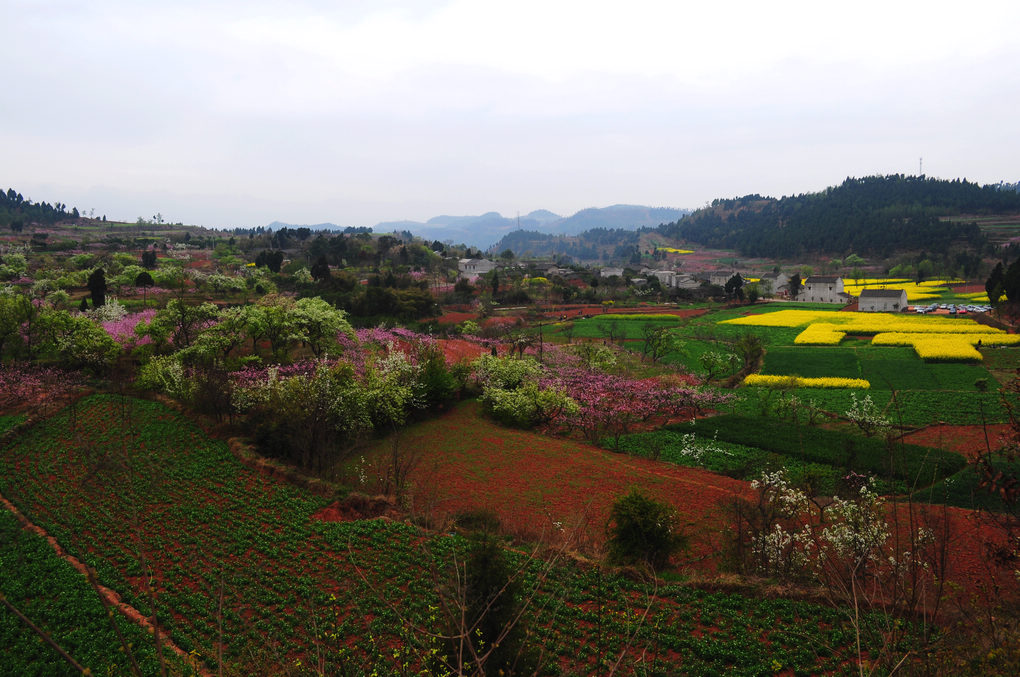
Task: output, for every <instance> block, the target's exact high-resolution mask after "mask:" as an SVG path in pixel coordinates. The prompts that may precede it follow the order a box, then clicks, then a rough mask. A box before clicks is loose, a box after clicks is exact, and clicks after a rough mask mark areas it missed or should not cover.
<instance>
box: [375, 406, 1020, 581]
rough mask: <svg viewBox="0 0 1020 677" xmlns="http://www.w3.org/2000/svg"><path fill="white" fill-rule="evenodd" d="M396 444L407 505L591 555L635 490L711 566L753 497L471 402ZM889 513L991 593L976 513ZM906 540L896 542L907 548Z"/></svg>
mask: <svg viewBox="0 0 1020 677" xmlns="http://www.w3.org/2000/svg"><path fill="white" fill-rule="evenodd" d="M975 429H976V430H975ZM990 434H991V433H990ZM983 439H984V435H983V431H981V429H980V427H979V426H945V427H942V428H934V429H926V430H922V431H918V432H916V433H912V434H911V435H910V436H908V437H907V439H906V441H908V442H912V443H923V442H925V441H928V442H929V443H931V442H937V441H942V442H945V443H946V448H951V449H955V450H958V451H961V452H964V453H967V451H968V449H969V450H971V451H973V450H976V449H977V448H978V443H979V442H980V443H981V444H982V445H983ZM384 444H385V443H384ZM401 444H402V445H406V447H407V448H408V449H414V450H416V452H417V453H418V454H419V455H420V456H419V460H418V463H417V466H416V468H415V470H414V472H413V477H412V481H413V484H414V485H415V486H416V487H417V489H416V491H415V495H414V497H413V499H412V503H413V509H414V511H417V512H418V513H419V515H421V516H424V517H427V518H430V519H432V520H434V521H436V522H437V523H442V522H443V521H444V520H445V519H449V518H451V517H453V516H455V515H457V514H458V513H462V512H466V511H477V510H489V511H491V512H493V513H495V515H496V516H497V517H498V518H499V519H500V521H501V523H502V525H503V527H504V528H505V529H507V530H508V531H509V532H510V533H512V534H514V535H516V536H518V537H521V538H525V539H528V540H534V539H549V540H550V541H552V542H555V541H557V540H566V541H568V542H569V543H570V544H571V545H572V546H573V547H575V548H576V549H577V550H578V551H581V552H589V553H592V552H594V553H597V552H599V551H601V549H602V548H604V546H605V539H606V534H605V528H604V525H605V524H606V521H607V519H608V517H609V512H610V509H611V507H612V504H613V502H614V501H615V500H616V499H617V498H618V497H620V496H622V495H624V494H626V493H627V492H629V491H630V489H631V488H633V487H641V488H642V489H643V490H645V491H646V492H647V493H648V494H649V495H651V496H653V497H654V498H656V499H658V500H661V501H664V502H667V503H669V504H670V505H672V506H673V507H674V508H675V509H676V511H677V514H678V516H679V518H680V522H681V524H682V525H683V528H684V532H685V533H687V534H688V535H689V536H690V539H691V550H690V552H689V553H688V554H687V555H686V557H685V560H686V562H687V566H689V567H693V569H694V570H698V571H702V572H705V573H712V572H715V571H717V566H718V563H719V562H718V560H719V555H720V553H721V551H722V548H723V545H724V540H725V539H724V536H723V535H724V534H725V532H726V529H728V521H727V518H726V517H725V515H724V512H723V506H724V505H725V504H726V503H727V502H728V501H729V500H731V499H733V498H735V497H748V498H749V497H751V496H752V490H751V488H750V486H749V483H748V482H745V481H741V480H736V479H732V478H729V477H725V476H723V475H718V474H715V473H711V472H708V471H706V470H701V469H696V468H684V467H680V466H675V465H672V464H667V463H663V462H658V461H651V460H647V459H641V458H636V457H633V456H625V455H622V454H617V453H614V452H611V451H608V450H605V449H602V448H599V447H595V446H592V445H590V444H586V443H583V442H578V441H573V440H565V439H560V438H555V437H549V436H544V435H541V434H538V433H534V432H529V431H523V430H516V429H509V428H504V427H502V426H499V425H497V424H495V423H493V422H491V421H488V420H486V419H484V418H482V417H481V415H480V412H479V406H478V404H477V403H475V402H466V403H462V404H460V405H458V406H456V407H455V408H454V409H453V410H452V411H450V412H448V413H446V414H444V415H443V416H442V417H440V418H437V419H434V420H431V421H427V422H424V423H422V424H420V425H417V426H414V427H413V428H410V429H408V430H407V431H406V432H405V434H404V436H403V437H402V439H401ZM380 449H381V450H382V447H381V448H380ZM383 453H385V452H383ZM889 515H890V518H889V519H890V522H892V523H893V524H894V525H895V524H897V522H898V524H899V527H895V526H894V532H896V533H898V534H900V536H901V538H903V539H907V537H908V535H909V534H910V533H914V532H916V529H917V528H918V527H919V526H922V525H927V526H931V527H933V528H935V529H936V531H939V532H940V533H942V532H941V530H940V528H941V526H942V525H943V524H944V525H945V526H946V528H947V529H946V531H945V537H946V541H947V543H948V550H947V552H948V562H947V564H946V571H945V575H946V579H947V580H949V581H951V582H952V583H953V584H954V586H959V587H958V588H954V589H958V590H961V591H962V592H963V593H964V594H966V595H969V596H981V595H986V594H987V595H991V594H992V593H991V592H990V591H992V590H994V582H995V580H996V576H1001V575H1002V574H1003V572H1001V571H999V572H996V571H992V570H990V568H989V567H988V566H987V558H986V557H985V553H986V548H985V543H986V542H988V541H990V540H993V539H994V537H995V534H996V531H995V529H994V528H993V527H992V525H990V524H988V523H986V522H985V521H984V520H983V518H982V516H981V515H980V514H979V513H977V512H975V511H972V510H965V509H961V508H944V507H943V506H927V505H925V506H919V505H917V504H915V505H914V506H913V515H912V516H911V506H909V505H907V504H904V503H890V508H889ZM907 542H908V541H907V540H904V541H903V544H904V549H909V548H908V547H906V546H907ZM681 564H683V563H681ZM1007 573H1008V572H1007ZM1014 587H1015V586H1014Z"/></svg>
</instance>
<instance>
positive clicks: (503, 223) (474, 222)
mask: <svg viewBox="0 0 1020 677" xmlns="http://www.w3.org/2000/svg"><path fill="white" fill-rule="evenodd" d="M689 213H690V210H688V209H672V208H668V207H642V206H638V205H612V206H610V207H591V208H589V209H582V210H581V211H579V212H577V213H576V214H574V215H573V216H567V217H563V216H560V215H558V214H554V213H553V212H551V211H549V210H547V209H538V210H535V211H533V212H530V213H528V214H526V215H523V216H521V217H520V218H519V219H518V218H517V217H513V218H509V217H505V216H503V215H501V214H499V213H498V212H486V213H485V214H482V215H481V216H435V217H433V218H431V219H429V220H428V221H426V222H424V223H422V222H420V221H387V222H383V223H379V224H376V225H375V226H373V228H372V230H373V231H374V232H376V233H389V232H402V231H405V230H406V231H409V232H411V233H412V234H414V235H418V236H419V237H422V238H424V239H428V240H439V241H441V242H447V241H452V242H453V243H454V244H466V245H470V246H472V247H477V248H478V249H487V248H489V247H491V246H492V245H493V244H495V243H496V242H498V241H499V240H500V239H501V238H502V237H503V236H505V235H506V234H508V233H510V232H513V231H515V230H529V231H536V232H539V233H548V234H550V235H577V234H579V233H582V232H584V231H586V230H591V229H593V228H626V229H628V230H637V229H638V228H643V227H655V226H658V225H660V224H664V223H669V222H671V221H676V220H677V219H680V218H681V217H683V216H684V215H686V214H689ZM268 227H269V228H272V229H274V230H279V229H280V228H284V227H287V228H298V227H300V226H295V225H292V224H289V223H282V222H280V221H273V222H272V223H270V224H269V226H268ZM305 227H306V228H312V229H313V230H342V227H341V226H337V225H335V224H332V223H318V224H315V225H306V226H305Z"/></svg>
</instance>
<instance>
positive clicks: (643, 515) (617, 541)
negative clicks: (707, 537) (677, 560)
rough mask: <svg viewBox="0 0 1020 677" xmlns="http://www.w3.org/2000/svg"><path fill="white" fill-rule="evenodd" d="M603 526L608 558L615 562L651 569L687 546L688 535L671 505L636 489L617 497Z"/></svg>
mask: <svg viewBox="0 0 1020 677" xmlns="http://www.w3.org/2000/svg"><path fill="white" fill-rule="evenodd" d="M606 529H607V531H608V535H609V559H610V561H611V562H614V563H616V564H644V565H647V566H649V567H651V568H652V569H653V570H654V569H658V568H660V567H662V566H664V565H666V564H667V563H668V562H669V558H670V556H671V555H672V554H673V553H675V552H678V551H680V550H682V549H684V548H686V547H687V538H686V537H685V536H684V535H683V534H681V533H680V532H679V529H678V527H677V525H676V514H675V512H674V511H673V509H672V508H671V507H670V506H668V505H666V504H665V503H660V502H658V501H656V500H654V499H652V498H649V497H648V496H646V495H644V494H643V493H642V492H641V491H640V490H639V489H632V490H631V492H630V493H629V494H627V495H626V496H623V497H622V498H620V499H617V501H616V503H614V504H613V509H612V511H611V512H610V514H609V524H608V526H607V528H606Z"/></svg>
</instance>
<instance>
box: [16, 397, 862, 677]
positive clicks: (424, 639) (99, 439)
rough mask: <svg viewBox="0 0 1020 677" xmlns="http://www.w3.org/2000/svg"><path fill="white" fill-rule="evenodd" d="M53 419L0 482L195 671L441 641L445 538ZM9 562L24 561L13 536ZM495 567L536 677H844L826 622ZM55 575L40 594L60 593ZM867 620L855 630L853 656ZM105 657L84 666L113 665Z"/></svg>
mask: <svg viewBox="0 0 1020 677" xmlns="http://www.w3.org/2000/svg"><path fill="white" fill-rule="evenodd" d="M70 413H71V412H68V411H65V412H63V413H61V414H59V415H57V416H54V417H52V418H51V419H49V420H47V421H45V422H44V423H42V424H39V425H37V426H35V427H33V428H32V429H31V430H29V431H28V432H27V433H26V434H25V435H23V436H22V437H21V438H20V439H19V440H17V441H15V442H13V443H11V444H9V445H8V446H7V447H5V448H4V449H3V450H2V452H0V489H2V491H3V493H4V495H5V496H7V497H8V498H9V499H10V500H12V501H13V502H14V503H15V504H17V505H18V506H19V507H20V508H21V510H23V511H24V512H25V514H26V515H28V516H29V517H30V519H32V520H33V521H34V522H36V523H37V524H38V525H40V526H42V527H44V528H45V529H47V530H48V531H49V532H50V533H51V534H52V535H54V536H55V537H56V538H57V540H58V541H59V542H60V543H61V544H62V545H64V547H65V548H67V549H68V550H69V551H71V552H72V553H73V554H75V555H76V556H78V557H80V558H81V559H83V560H84V561H86V562H87V563H88V564H90V565H91V566H93V567H94V568H95V569H96V570H97V572H98V575H99V578H100V580H101V582H102V583H103V584H105V585H108V586H110V587H113V588H114V589H116V590H118V591H119V592H121V593H122V594H123V595H124V597H125V599H126V600H127V601H128V602H130V603H131V604H133V605H134V606H136V607H137V608H138V609H139V610H140V611H142V613H146V614H148V613H150V612H151V611H152V608H151V605H150V603H149V597H148V596H147V595H146V594H144V591H143V589H142V586H141V581H142V580H143V578H144V579H146V580H149V581H150V582H151V583H152V586H153V592H154V598H155V611H156V613H157V617H158V619H159V622H160V624H161V625H162V626H163V627H164V628H166V629H168V630H169V633H170V637H171V638H172V639H173V640H174V641H175V642H176V643H177V645H178V646H180V647H182V648H183V649H184V650H185V651H191V652H193V653H195V654H196V655H198V656H199V657H200V658H201V660H203V661H204V662H205V664H206V666H207V667H208V668H209V669H211V670H213V669H216V668H218V667H219V663H220V660H219V655H220V651H221V650H222V657H223V663H224V666H225V671H226V672H228V673H237V672H240V673H248V674H252V673H263V674H265V673H278V674H280V673H287V674H317V672H318V670H319V669H320V667H321V666H325V669H326V671H327V672H335V673H337V674H349V671H350V670H352V669H354V670H355V671H356V672H357V673H359V674H366V673H368V672H372V671H373V670H374V671H375V672H376V673H377V674H407V673H406V672H405V671H408V670H410V671H412V672H414V671H417V670H418V669H420V668H422V667H424V666H425V665H427V664H428V659H427V657H428V655H430V652H432V650H433V649H436V650H440V649H441V648H442V647H437V644H436V642H437V640H435V639H434V638H433V637H432V636H431V635H430V634H429V633H428V632H426V631H425V630H433V629H436V627H437V626H436V623H437V616H436V614H437V609H438V608H439V607H438V598H437V594H438V593H437V592H436V590H437V588H436V586H435V584H434V583H433V579H434V577H435V576H436V575H437V573H438V574H439V575H440V576H443V575H444V574H442V572H443V571H445V570H446V567H448V566H449V563H450V562H451V558H452V557H453V554H454V553H456V552H459V551H460V550H461V549H462V548H463V547H464V539H463V538H461V537H459V536H452V537H451V536H445V535H429V534H426V533H423V532H420V531H419V530H418V529H417V528H415V527H412V526H410V525H408V524H403V523H393V522H385V521H378V520H372V521H355V522H349V523H325V522H321V521H318V520H316V519H313V518H312V515H313V513H315V512H316V511H317V510H318V509H320V508H322V507H323V506H324V505H325V504H326V503H327V502H328V499H325V498H323V497H320V496H315V495H312V494H310V493H308V492H307V491H305V490H302V489H298V488H295V487H293V486H290V485H288V484H285V483H283V482H282V481H279V480H276V479H271V478H267V477H265V476H263V475H261V474H258V473H256V472H254V471H252V470H249V469H248V468H246V467H245V466H243V465H241V464H240V463H239V462H238V461H236V460H235V459H234V457H233V456H232V455H231V454H230V453H229V451H228V450H227V449H226V446H225V445H224V444H223V443H221V442H217V441H214V440H212V439H210V438H208V437H207V436H206V435H205V434H204V433H203V432H202V431H201V430H199V429H198V428H197V427H195V426H194V425H193V424H192V423H191V422H189V421H188V420H187V419H186V418H184V417H183V416H181V415H179V414H177V413H175V412H173V411H171V410H168V409H166V408H164V407H163V406H161V405H159V404H156V403H152V402H147V401H142V400H135V399H130V398H121V397H118V396H109V395H99V396H92V397H90V398H87V399H85V400H82V401H81V402H79V404H78V406H77V407H76V409H75V411H74V418H73V419H72V417H71V415H70ZM5 525H6V522H0V528H8V526H9V525H6V526H5ZM6 543H10V541H9V540H7V541H6ZM26 547H27V546H26ZM14 550H15V552H14V554H13V555H12V556H14V557H20V556H23V555H21V554H19V553H22V552H25V548H23V547H22V544H21V543H20V542H19V544H18V545H17V547H16V548H14ZM3 552H4V556H5V557H7V556H9V555H8V550H7V549H4V550H3ZM510 556H511V558H512V560H513V561H514V562H516V563H517V565H519V566H520V567H521V568H522V571H525V572H528V573H526V575H525V576H524V584H525V586H526V589H534V590H536V597H535V602H534V603H533V607H532V612H531V613H530V615H529V616H530V623H531V627H532V631H533V638H534V639H533V640H532V641H534V642H538V643H540V644H541V646H542V648H543V650H544V651H545V652H546V654H547V657H548V660H547V663H546V667H545V669H544V671H543V674H580V673H591V672H597V671H598V670H599V669H601V668H600V666H603V665H605V664H606V663H605V662H606V661H615V660H616V658H617V657H619V656H620V655H621V654H623V655H624V658H625V660H624V661H623V664H622V671H623V674H634V673H636V672H639V671H641V670H646V669H647V670H651V671H653V672H655V671H671V670H672V671H675V670H681V671H683V672H685V673H688V674H708V673H715V672H718V671H721V670H725V671H729V672H732V673H734V674H749V675H750V674H764V673H772V672H775V671H792V672H795V673H804V674H808V673H812V674H814V673H819V672H825V673H850V672H853V670H852V667H851V666H852V660H851V659H852V657H853V655H854V633H853V631H852V630H851V627H850V625H849V621H848V616H847V615H845V614H844V613H843V612H841V611H839V610H836V609H832V608H825V607H822V606H817V605H811V604H806V603H799V602H793V601H785V600H763V599H748V598H745V597H741V596H738V595H732V594H721V593H707V592H702V591H699V590H696V589H692V588H689V587H684V586H667V587H665V588H660V589H659V590H658V591H657V592H656V594H655V595H654V596H651V597H649V596H648V595H649V594H650V590H649V589H648V588H647V587H646V586H644V585H643V584H640V583H638V582H634V581H630V580H627V579H625V578H622V577H620V576H617V575H612V574H608V573H604V572H601V571H600V570H599V569H598V568H576V567H574V566H564V567H562V568H556V569H554V570H553V571H551V572H550V573H549V575H545V574H544V573H543V569H542V565H541V564H540V563H539V561H537V560H535V561H532V562H531V563H530V564H529V563H527V562H525V561H524V560H523V559H522V558H523V557H524V555H522V554H520V553H511V554H510ZM48 559H49V558H48V557H42V556H41V557H40V559H39V562H40V564H38V565H36V564H33V566H42V562H43V561H44V560H48ZM33 561H35V560H33ZM6 562H7V561H6V560H5V567H4V568H5V570H6V569H8V568H9V567H7V566H6ZM36 573H38V572H36ZM4 580H5V583H4V585H5V588H4V589H5V590H7V589H9V588H10V585H12V584H10V583H8V582H6V581H7V579H4ZM60 581H61V582H60V583H59V584H58V585H57V586H56V587H54V588H53V589H51V591H50V592H49V594H50V595H52V596H57V597H59V598H60V599H61V600H64V599H65V595H67V597H66V599H67V600H70V599H71V597H70V595H71V593H69V592H65V591H66V590H69V589H70V587H71V585H70V583H68V582H64V581H63V579H60ZM13 585H15V586H16V585H17V583H16V582H15V583H14V584H13ZM527 586H531V588H528V587H527ZM28 596H29V597H31V596H33V593H31V592H29V593H28ZM22 597H24V595H22ZM75 604H77V603H75ZM645 606H647V607H648V609H649V613H648V616H647V618H646V617H644V615H643V613H642V609H643V608H644V607H645ZM50 612H52V613H50ZM77 613H78V611H77V607H75V608H71V609H68V610H67V611H62V610H61V608H60V607H59V606H56V607H54V608H53V609H50V610H49V611H48V612H47V618H48V619H49V617H50V616H52V617H54V618H53V619H52V620H47V622H51V623H53V625H52V627H53V628H54V630H53V631H54V634H55V635H56V636H57V637H58V638H60V639H62V640H63V641H65V642H66V643H68V644H69V645H70V644H71V643H72V640H71V637H70V635H71V634H73V631H71V630H63V629H61V628H63V627H65V626H64V625H62V624H67V623H69V622H71V621H70V619H72V618H75V619H76V618H78V616H77ZM83 622H84V621H83ZM4 623H5V624H7V627H9V625H10V624H9V619H7V618H6V617H5V620H4ZM879 623H881V620H880V617H877V616H876V617H874V619H872V617H866V618H865V619H864V629H865V633H864V637H863V641H864V643H865V646H866V647H867V646H868V645H869V644H870V643H872V642H875V641H877V639H876V637H877V635H872V634H871V630H872V629H877V628H878V624H879ZM85 627H91V626H89V625H86V626H85ZM15 634H16V636H15V635H11V636H12V637H14V639H12V643H11V644H10V645H8V646H6V647H5V650H6V652H7V653H6V656H5V660H8V661H15V662H14V663H12V664H14V665H24V664H25V663H26V661H31V660H33V658H32V656H34V655H36V654H35V653H33V652H35V651H37V647H35V646H30V647H25V648H22V646H23V641H22V640H21V639H19V638H20V637H23V634H20V635H19V634H17V633H15ZM6 636H7V635H5V637H6ZM628 645H630V646H631V648H630V649H628ZM12 646H13V647H18V648H17V649H16V651H17V653H16V654H12V653H11V647H12ZM111 646H112V645H111ZM110 650H111V651H115V649H110ZM113 660H114V659H113V658H110V661H111V662H109V663H106V664H102V660H100V665H98V666H97V670H96V671H95V673H96V674H100V673H104V674H105V672H107V671H114V672H121V671H120V670H119V669H118V668H117V667H116V664H114V663H113V662H112V661H113ZM320 660H321V661H322V663H321V664H320V663H318V661H320ZM639 666H641V667H640V669H639Z"/></svg>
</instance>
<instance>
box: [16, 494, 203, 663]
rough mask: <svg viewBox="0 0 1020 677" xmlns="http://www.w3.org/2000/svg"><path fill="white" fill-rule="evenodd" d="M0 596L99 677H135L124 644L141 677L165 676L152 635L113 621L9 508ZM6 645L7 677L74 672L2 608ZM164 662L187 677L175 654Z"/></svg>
mask: <svg viewBox="0 0 1020 677" xmlns="http://www.w3.org/2000/svg"><path fill="white" fill-rule="evenodd" d="M0 595H2V596H3V598H4V599H6V600H7V601H8V602H9V603H11V604H12V605H14V607H15V608H16V609H17V610H18V611H20V612H21V613H22V614H24V615H25V616H27V617H28V618H30V619H31V620H32V621H33V622H34V623H35V625H37V626H38V627H39V628H40V629H41V630H42V631H43V632H45V633H46V634H47V635H48V636H49V637H50V638H52V639H54V640H55V641H57V643H58V644H59V645H60V646H61V648H62V649H63V650H64V651H65V652H67V653H68V654H69V655H70V657H71V658H72V659H74V660H75V661H76V662H77V663H78V664H79V665H81V666H82V667H84V668H88V669H90V670H91V671H92V674H94V675H101V674H107V673H109V674H129V673H130V671H131V665H130V662H131V659H130V658H129V657H128V654H127V653H126V652H125V651H124V644H127V645H129V646H130V647H132V654H133V656H134V660H135V661H136V662H137V664H138V667H139V669H140V670H141V671H142V674H145V675H155V674H158V673H159V662H158V660H157V658H156V649H155V641H154V640H153V638H152V636H150V635H149V634H148V633H147V632H145V631H144V630H142V628H141V627H140V626H138V625H135V624H134V623H131V622H129V621H128V620H127V618H126V617H124V616H122V615H120V614H115V615H113V616H108V615H107V612H106V608H105V607H104V606H103V604H102V602H101V601H100V599H99V597H98V595H97V593H96V591H95V590H94V589H93V588H92V586H91V585H90V584H89V583H88V581H87V580H86V579H85V577H84V576H82V575H81V574H80V573H78V571H76V570H75V569H74V568H73V567H72V566H71V565H70V564H68V563H67V562H65V561H64V560H62V559H60V558H59V557H58V556H57V554H56V553H55V552H54V550H53V548H52V547H50V545H49V543H47V542H46V540H45V539H43V538H42V537H41V536H39V535H37V534H34V533H32V532H29V531H26V530H24V529H23V528H22V527H21V525H20V524H19V523H18V522H17V520H16V519H15V518H14V515H13V514H11V513H10V512H8V511H7V510H0ZM114 624H116V627H114ZM121 638H123V641H122V639H121ZM0 646H2V647H3V654H4V656H3V658H2V659H0V671H2V672H3V673H4V674H9V675H62V674H74V673H75V671H74V669H73V668H72V666H71V664H70V663H68V662H67V661H65V660H64V659H63V658H62V657H60V655H59V654H57V652H56V651H54V650H53V649H52V648H50V646H49V645H47V644H44V643H43V641H42V639H41V638H40V636H39V634H38V633H36V632H34V631H33V630H31V629H30V628H29V627H28V626H27V625H26V624H25V623H24V622H23V621H22V620H21V619H20V618H18V617H17V615H16V614H14V613H13V612H12V611H10V610H9V609H8V608H6V607H0ZM165 661H166V663H167V664H168V665H169V667H170V669H171V671H172V672H173V673H176V674H181V673H184V672H186V670H185V666H184V664H183V662H182V661H181V660H180V659H179V658H177V657H176V656H174V655H173V654H172V653H171V652H170V651H169V650H166V651H165Z"/></svg>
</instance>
